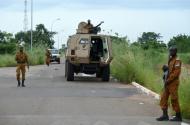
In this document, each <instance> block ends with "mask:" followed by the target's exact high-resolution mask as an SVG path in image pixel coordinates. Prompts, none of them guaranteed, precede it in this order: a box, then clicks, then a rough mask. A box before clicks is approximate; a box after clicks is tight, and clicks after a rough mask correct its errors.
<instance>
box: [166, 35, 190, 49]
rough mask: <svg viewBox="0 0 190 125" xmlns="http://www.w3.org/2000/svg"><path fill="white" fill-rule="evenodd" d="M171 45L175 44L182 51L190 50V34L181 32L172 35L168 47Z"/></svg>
mask: <svg viewBox="0 0 190 125" xmlns="http://www.w3.org/2000/svg"><path fill="white" fill-rule="evenodd" d="M171 46H176V47H177V48H178V51H179V52H182V53H186V52H190V36H188V35H182V34H180V35H177V36H174V37H173V38H171V39H170V41H169V42H168V47H171Z"/></svg>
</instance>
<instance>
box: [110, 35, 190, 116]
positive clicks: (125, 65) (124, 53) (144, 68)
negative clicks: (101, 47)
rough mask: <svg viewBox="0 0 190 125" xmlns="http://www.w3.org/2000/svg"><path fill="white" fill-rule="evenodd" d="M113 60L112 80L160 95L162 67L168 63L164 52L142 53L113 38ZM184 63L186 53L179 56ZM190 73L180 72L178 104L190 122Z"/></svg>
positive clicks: (138, 49)
mask: <svg viewBox="0 0 190 125" xmlns="http://www.w3.org/2000/svg"><path fill="white" fill-rule="evenodd" d="M112 41H113V53H114V60H113V62H112V64H111V72H112V75H113V76H114V77H116V78H117V79H118V80H120V81H121V82H124V83H127V84H128V83H131V82H132V81H136V82H138V83H140V84H142V85H143V86H145V87H147V88H149V89H151V90H153V91H155V92H157V93H161V91H162V88H163V82H162V70H161V68H162V65H163V64H166V63H167V58H168V54H167V51H166V49H165V50H164V49H162V50H163V51H159V50H160V49H153V48H149V49H144V48H143V47H141V46H139V45H135V44H132V45H130V44H129V41H128V40H126V39H125V38H117V37H112ZM179 56H180V58H182V61H183V62H184V63H188V59H190V54H189V53H183V54H179ZM189 73H190V69H189V70H188V69H187V68H183V69H182V75H181V85H180V90H179V95H180V102H181V107H182V113H183V117H184V118H190V107H189V104H190V92H189V88H190V78H189V75H190V74H189Z"/></svg>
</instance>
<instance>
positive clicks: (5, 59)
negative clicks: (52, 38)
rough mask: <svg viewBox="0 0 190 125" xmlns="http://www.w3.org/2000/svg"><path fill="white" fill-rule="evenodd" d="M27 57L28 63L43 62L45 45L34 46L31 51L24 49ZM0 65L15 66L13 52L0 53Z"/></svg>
mask: <svg viewBox="0 0 190 125" xmlns="http://www.w3.org/2000/svg"><path fill="white" fill-rule="evenodd" d="M26 53H27V55H28V57H29V63H30V65H39V64H44V60H45V47H43V46H41V47H40V46H38V47H34V48H33V51H32V52H31V51H29V50H28V51H26ZM0 59H1V61H0V67H12V66H16V61H15V53H14V54H3V55H0Z"/></svg>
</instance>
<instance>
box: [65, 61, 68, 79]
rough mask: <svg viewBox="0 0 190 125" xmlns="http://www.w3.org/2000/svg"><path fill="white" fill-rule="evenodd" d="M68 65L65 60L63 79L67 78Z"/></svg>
mask: <svg viewBox="0 0 190 125" xmlns="http://www.w3.org/2000/svg"><path fill="white" fill-rule="evenodd" d="M67 65H68V61H67V60H65V78H66V77H67V71H68V69H67V67H68V66H67Z"/></svg>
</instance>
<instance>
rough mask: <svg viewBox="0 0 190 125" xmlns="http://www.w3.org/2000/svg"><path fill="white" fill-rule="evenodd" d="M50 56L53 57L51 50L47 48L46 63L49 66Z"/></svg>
mask: <svg viewBox="0 0 190 125" xmlns="http://www.w3.org/2000/svg"><path fill="white" fill-rule="evenodd" d="M50 58H51V53H50V51H49V50H48V49H47V50H46V65H47V66H49V64H50Z"/></svg>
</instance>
